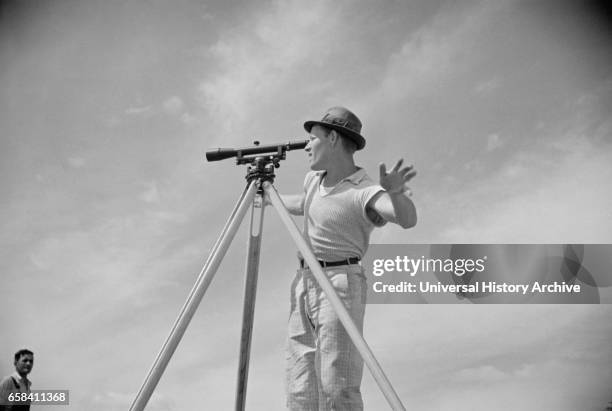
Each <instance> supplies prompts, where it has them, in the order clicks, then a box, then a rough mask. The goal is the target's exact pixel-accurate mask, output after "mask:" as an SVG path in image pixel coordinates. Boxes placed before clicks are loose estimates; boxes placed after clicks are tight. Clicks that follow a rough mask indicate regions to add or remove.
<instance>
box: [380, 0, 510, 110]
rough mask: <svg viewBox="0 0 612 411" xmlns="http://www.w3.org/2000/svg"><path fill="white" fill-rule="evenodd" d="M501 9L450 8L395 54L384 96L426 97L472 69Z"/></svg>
mask: <svg viewBox="0 0 612 411" xmlns="http://www.w3.org/2000/svg"><path fill="white" fill-rule="evenodd" d="M499 8H500V6H499V5H494V4H492V3H487V4H478V6H477V7H473V6H469V7H466V8H464V9H460V8H456V7H455V6H446V7H443V8H442V9H441V11H440V12H439V13H438V14H437V15H436V16H435V17H434V18H433V19H432V20H431V21H430V22H429V23H428V24H426V25H424V26H423V27H422V28H421V29H419V30H418V31H417V32H416V33H414V34H413V35H412V36H411V37H410V38H409V39H408V40H407V41H406V42H405V43H404V45H403V46H402V47H401V49H400V50H399V51H398V52H396V53H394V54H393V55H391V57H390V58H389V63H388V66H387V69H386V74H385V77H384V79H383V81H382V88H381V90H380V93H381V95H382V98H384V99H386V100H387V101H388V99H389V98H393V100H401V99H407V98H411V97H418V96H425V95H429V94H431V93H432V91H435V90H437V89H440V88H442V87H443V86H444V83H445V82H446V81H449V79H451V78H453V77H456V76H458V75H460V74H461V73H463V72H464V71H465V70H467V68H468V67H469V64H471V63H470V57H471V53H473V51H471V50H470V49H466V47H468V45H473V44H474V43H475V41H476V40H477V39H478V36H480V35H481V34H482V31H483V27H484V26H485V25H487V24H489V18H490V16H491V15H492V14H494V13H496V12H497V11H499Z"/></svg>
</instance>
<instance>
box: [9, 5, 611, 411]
mask: <svg viewBox="0 0 612 411" xmlns="http://www.w3.org/2000/svg"><path fill="white" fill-rule="evenodd" d="M578 3H579V2H572V1H552V0H543V1H519V0H503V1H495V2H484V1H483V2H480V1H461V2H453V1H440V0H434V1H391V0H386V1H381V2H376V4H374V3H373V2H367V1H348V0H346V1H343V0H340V1H333V2H332V1H323V0H313V1H309V2H300V1H292V0H288V1H252V2H233V1H230V2H227V1H225V2H224V1H209V2H197V1H187V0H178V1H173V2H167V1H161V0H151V1H120V0H112V1H106V2H105V1H76V0H55V1H47V2H38V1H33V0H31V1H27V0H26V1H13V2H10V1H8V2H2V3H1V6H0V89H1V90H2V93H1V94H0V138H1V140H0V189H1V191H2V196H0V227H1V230H0V324H1V325H2V328H1V331H0V356H1V357H2V358H0V374H2V375H6V374H9V373H10V372H12V371H13V367H12V354H13V353H14V352H15V351H16V350H17V349H19V348H21V347H29V348H30V349H32V350H33V351H34V352H35V367H34V370H33V372H32V374H31V379H32V381H33V382H34V386H35V388H37V389H43V388H46V389H69V390H70V393H71V404H70V406H69V407H68V408H69V409H75V410H91V411H96V410H125V409H127V408H129V404H130V403H131V401H132V399H133V398H134V395H135V393H136V391H137V390H138V388H139V387H140V385H141V384H142V381H143V380H144V378H145V376H146V373H147V371H148V369H149V367H150V366H151V364H152V363H153V360H154V359H155V356H156V354H157V352H158V351H159V349H160V347H161V345H162V343H163V341H164V339H165V338H166V336H167V335H168V332H169V330H170V328H171V326H172V323H173V321H174V319H175V318H176V316H177V315H178V312H179V310H180V308H181V306H182V304H183V302H184V301H185V298H186V297H187V295H188V293H189V290H190V289H191V287H192V285H193V284H194V282H195V279H196V277H197V275H198V273H199V271H200V268H201V266H202V265H203V263H204V261H205V260H206V258H207V256H208V254H209V252H210V250H211V248H212V246H213V244H214V242H215V240H216V238H217V236H218V235H219V233H220V231H221V229H222V227H223V225H224V223H225V221H226V219H227V218H228V216H229V213H230V211H231V209H232V207H233V205H234V204H235V202H236V200H237V199H238V197H239V195H240V193H241V191H242V189H243V187H244V184H245V181H244V175H245V169H244V168H243V167H242V166H241V167H237V166H236V165H235V164H234V163H233V161H231V160H228V161H223V162H218V163H208V162H206V161H205V159H204V153H205V152H206V150H208V149H211V148H215V147H243V146H248V145H251V144H252V142H253V141H254V140H259V141H261V142H262V143H275V142H285V141H290V140H297V139H304V138H306V134H305V131H304V130H303V127H302V124H303V122H304V121H306V120H311V119H319V118H320V117H321V116H322V114H323V113H324V112H325V110H326V109H327V108H328V107H331V106H335V105H344V106H346V107H349V108H350V109H351V110H352V111H354V112H355V113H356V114H357V115H358V116H359V117H360V118H361V120H362V122H363V124H364V128H363V134H364V136H365V138H366V141H367V145H366V148H365V149H364V150H363V151H360V152H358V153H357V155H356V161H357V163H358V164H360V165H361V166H363V167H364V168H365V169H366V170H367V171H368V172H369V174H370V175H371V176H372V177H373V178H374V179H376V178H377V177H378V175H377V173H378V171H377V170H378V164H379V163H380V162H385V163H387V164H388V165H389V164H392V163H394V162H395V161H397V160H398V159H399V158H400V157H401V158H404V159H405V161H406V162H408V163H410V164H414V166H415V168H416V170H417V171H418V175H417V177H416V178H415V179H414V180H413V182H411V188H412V191H413V192H414V196H413V199H414V202H415V204H416V207H417V210H418V215H419V222H418V224H417V226H416V227H414V228H413V229H410V230H403V229H401V228H400V227H397V226H396V227H392V226H387V227H385V228H382V229H377V230H376V231H374V233H373V234H372V237H371V241H372V242H373V243H398V244H436V243H440V244H447V243H451V244H453V243H501V244H505V243H516V244H531V243H550V244H565V243H605V244H608V243H612V241H611V234H610V233H612V192H611V191H610V180H611V179H612V166H611V164H612V117H611V116H610V113H611V111H612V110H611V109H612V64H611V62H612V47H610V40H611V39H612V37H611V35H612V24H610V22H611V19H610V17H611V15H612V12H611V10H612V9H611V8H610V6H608V5H607V4H609V3H607V2H604V1H585V2H580V5H578ZM307 170H308V166H307V162H306V158H305V156H304V154H303V153H302V152H299V151H296V152H290V153H289V154H288V156H287V160H285V161H284V162H282V164H281V167H280V169H279V170H278V172H277V178H276V187H277V188H278V190H279V191H280V192H281V193H296V192H299V191H300V190H301V189H302V182H303V178H304V175H305V173H306V172H307ZM296 221H297V222H298V224H299V223H300V220H299V219H297V220H296ZM246 226H247V224H243V228H242V229H241V230H240V231H239V233H238V235H237V236H236V240H235V241H234V244H233V245H232V247H231V248H230V250H229V252H228V254H227V257H226V258H225V260H224V262H223V264H222V266H221V268H220V270H219V272H218V273H217V275H216V277H215V279H214V281H213V283H212V285H211V286H210V288H209V289H208V292H207V294H206V295H205V297H204V300H203V301H202V303H201V305H200V307H199V309H198V312H197V314H196V315H195V316H194V318H193V321H192V323H191V325H190V327H189V329H188V331H187V332H186V334H185V337H184V338H183V340H182V342H181V344H180V345H179V348H178V349H177V352H176V354H175V355H174V357H173V359H172V361H171V362H170V365H169V366H168V368H167V370H166V372H165V374H164V376H163V378H162V380H161V382H160V384H159V386H158V387H157V390H156V393H155V395H154V397H153V398H152V399H151V402H150V404H149V407H148V408H147V409H150V410H185V409H193V404H202V408H205V409H213V410H224V409H231V408H232V407H233V401H234V389H235V388H234V383H235V379H236V376H235V375H236V369H237V355H238V350H239V333H240V316H241V304H242V302H241V301H242V287H243V271H244V268H243V265H244V264H243V263H244V261H245V244H246V234H247V232H246V231H245V227H246ZM295 267H296V259H295V247H294V246H293V245H292V242H291V239H290V237H289V234H288V233H287V232H286V231H285V230H284V228H283V227H282V225H281V223H280V220H279V218H278V217H277V213H276V211H274V210H272V209H269V210H267V212H266V216H265V227H264V232H263V245H262V254H261V267H260V279H259V285H258V296H257V306H256V313H255V326H254V334H253V347H252V356H251V372H250V378H249V392H248V397H247V401H248V402H247V408H248V409H251V410H271V409H282V408H283V406H284V388H283V387H284V371H283V368H284V364H283V361H284V351H283V345H284V337H285V331H286V319H287V315H288V310H289V301H288V296H289V286H290V283H291V280H292V277H293V275H294V274H293V273H294V269H295ZM608 291H609V289H608ZM611 315H612V307H611V306H610V305H604V304H602V305H537V306H536V305H487V306H483V305H478V304H474V305H470V304H457V305H433V304H431V305H408V304H405V305H369V306H368V307H367V310H366V320H365V331H364V335H365V338H366V340H367V341H368V343H369V345H370V347H371V348H372V350H373V352H374V353H375V355H376V356H377V358H378V360H379V362H380V363H381V365H382V366H383V368H384V370H385V372H386V373H387V375H388V376H389V379H390V380H391V382H392V384H393V385H394V387H395V389H396V391H397V392H398V394H399V396H400V397H401V398H402V400H403V402H404V403H405V405H406V407H407V408H409V409H415V410H426V411H427V410H448V409H453V410H475V411H479V410H490V409H497V410H567V411H570V410H571V411H574V410H576V409H581V410H586V411H591V410H593V411H596V410H603V409H605V406H606V405H607V404H608V402H609V401H612V390H611V389H610V387H612V371H611V370H612V348H611V347H612V344H610V339H611V338H612V322H611V321H610V316H611ZM362 391H363V393H364V401H365V404H366V407H367V408H368V409H373V410H379V409H387V405H386V402H385V399H384V397H383V396H382V394H381V393H380V391H379V390H378V388H377V386H376V384H375V382H374V381H373V379H372V377H371V376H370V375H369V374H368V372H367V371H365V373H364V381H363V384H362ZM54 408H55V409H58V410H59V409H66V407H51V406H50V407H48V408H46V409H49V410H52V409H54Z"/></svg>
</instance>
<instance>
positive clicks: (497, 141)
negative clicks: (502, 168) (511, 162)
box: [487, 134, 503, 151]
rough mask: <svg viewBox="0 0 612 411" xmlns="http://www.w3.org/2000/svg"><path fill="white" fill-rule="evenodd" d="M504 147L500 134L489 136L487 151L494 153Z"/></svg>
mask: <svg viewBox="0 0 612 411" xmlns="http://www.w3.org/2000/svg"><path fill="white" fill-rule="evenodd" d="M501 146H503V142H502V140H501V138H500V137H499V134H489V135H488V136H487V151H493V150H496V149H498V148H500V147H501Z"/></svg>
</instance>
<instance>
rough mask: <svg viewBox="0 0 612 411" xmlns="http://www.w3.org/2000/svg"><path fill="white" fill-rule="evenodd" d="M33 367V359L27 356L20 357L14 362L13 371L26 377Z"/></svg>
mask: <svg viewBox="0 0 612 411" xmlns="http://www.w3.org/2000/svg"><path fill="white" fill-rule="evenodd" d="M33 366H34V357H33V356H31V355H29V354H25V355H22V356H21V357H19V359H18V360H17V361H15V370H16V371H17V373H19V374H20V375H28V374H29V373H30V371H32V367H33Z"/></svg>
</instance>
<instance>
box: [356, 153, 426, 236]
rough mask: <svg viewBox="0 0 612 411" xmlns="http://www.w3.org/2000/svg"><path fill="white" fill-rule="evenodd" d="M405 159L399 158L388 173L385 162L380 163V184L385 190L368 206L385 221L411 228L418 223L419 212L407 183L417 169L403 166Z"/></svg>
mask: <svg viewBox="0 0 612 411" xmlns="http://www.w3.org/2000/svg"><path fill="white" fill-rule="evenodd" d="M403 161H404V160H403V159H401V160H399V161H398V162H397V163H396V164H395V166H394V167H393V168H392V169H391V171H389V172H388V173H387V168H386V166H385V164H383V163H381V164H380V185H381V186H382V188H384V189H385V191H384V192H380V193H378V194H377V195H376V196H374V198H372V200H370V202H369V203H368V206H367V208H371V209H373V210H374V211H375V212H376V213H377V214H378V215H379V216H380V217H382V218H383V219H384V220H385V221H388V222H391V223H395V224H398V225H400V226H401V227H403V228H410V227H414V226H415V225H416V223H417V213H416V208H415V206H414V203H413V202H412V200H411V199H410V194H411V193H410V189H409V188H408V186H407V184H408V182H409V181H410V180H411V179H412V178H413V177H414V176H415V175H416V170H415V169H414V167H413V166H407V167H402V163H403Z"/></svg>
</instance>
